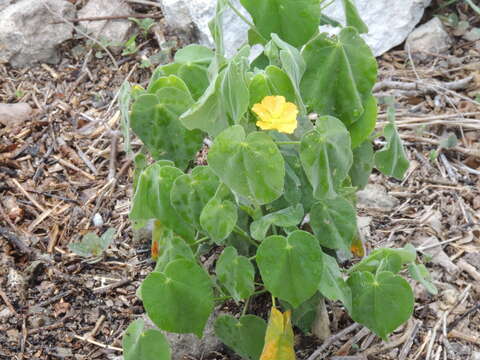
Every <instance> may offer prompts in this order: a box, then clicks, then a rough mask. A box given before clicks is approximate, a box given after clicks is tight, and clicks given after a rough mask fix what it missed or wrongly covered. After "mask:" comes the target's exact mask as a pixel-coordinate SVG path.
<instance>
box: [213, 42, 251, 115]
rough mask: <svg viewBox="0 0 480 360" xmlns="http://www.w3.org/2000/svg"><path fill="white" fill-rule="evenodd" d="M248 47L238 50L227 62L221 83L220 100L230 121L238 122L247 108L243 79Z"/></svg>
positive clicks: (246, 89) (246, 67) (244, 80)
mask: <svg viewBox="0 0 480 360" xmlns="http://www.w3.org/2000/svg"><path fill="white" fill-rule="evenodd" d="M249 54H250V48H249V47H248V46H247V47H244V48H242V49H240V50H239V52H238V54H237V55H236V56H234V57H233V58H232V59H231V60H230V61H229V63H228V65H227V68H226V70H225V77H224V78H223V81H222V85H221V89H220V91H221V94H222V101H223V104H224V106H225V110H226V115H227V116H228V117H229V118H230V121H231V123H233V124H238V123H240V120H241V119H242V117H243V116H244V115H245V113H246V112H247V110H248V105H249V102H250V93H249V91H248V86H247V83H246V79H245V74H246V72H247V70H248V66H249V64H248V56H249Z"/></svg>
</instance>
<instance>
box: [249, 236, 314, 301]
mask: <svg viewBox="0 0 480 360" xmlns="http://www.w3.org/2000/svg"><path fill="white" fill-rule="evenodd" d="M322 255H323V253H322V250H321V249H320V246H319V245H318V241H317V240H316V239H315V237H314V236H313V235H311V234H310V233H307V232H305V231H301V230H297V231H294V232H292V233H291V234H290V235H289V236H288V238H285V237H283V236H277V235H273V236H269V237H267V238H266V239H265V240H264V241H263V242H262V243H261V245H260V246H259V247H258V250H257V255H256V260H257V264H258V267H259V269H260V274H261V275H262V279H263V282H264V284H265V287H266V288H267V289H268V290H269V291H270V292H271V293H272V294H273V296H276V297H278V298H280V299H282V300H286V301H288V302H289V303H290V304H292V305H293V307H297V306H299V305H300V304H301V303H302V302H304V301H305V300H307V299H308V298H310V297H311V296H312V295H313V294H315V292H316V291H317V289H318V284H319V283H320V280H321V278H322V273H323V260H322V259H323V257H322Z"/></svg>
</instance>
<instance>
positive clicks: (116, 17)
mask: <svg viewBox="0 0 480 360" xmlns="http://www.w3.org/2000/svg"><path fill="white" fill-rule="evenodd" d="M161 17H162V16H161V15H158V14H156V15H149V14H133V15H110V16H91V17H84V18H76V19H65V20H67V21H69V22H72V23H75V22H80V21H103V20H120V19H129V18H137V19H160V18H161ZM61 23H63V21H55V22H53V23H50V24H61Z"/></svg>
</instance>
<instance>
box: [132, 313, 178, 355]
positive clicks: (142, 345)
mask: <svg viewBox="0 0 480 360" xmlns="http://www.w3.org/2000/svg"><path fill="white" fill-rule="evenodd" d="M144 326H145V322H144V321H143V319H138V320H135V321H134V322H132V323H131V324H130V325H129V326H128V328H127V330H125V333H124V334H123V339H122V345H123V346H122V347H123V358H124V359H125V360H138V359H142V360H170V346H169V344H168V342H167V340H166V339H165V336H164V335H163V334H162V333H161V332H160V331H158V330H153V329H149V330H144Z"/></svg>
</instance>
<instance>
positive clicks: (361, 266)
mask: <svg viewBox="0 0 480 360" xmlns="http://www.w3.org/2000/svg"><path fill="white" fill-rule="evenodd" d="M392 254H393V255H398V256H399V257H400V261H401V264H402V265H405V264H409V263H413V262H414V261H415V259H416V258H417V253H416V251H415V249H414V248H411V247H407V246H405V247H404V248H402V249H387V248H382V249H377V250H374V251H372V253H371V254H370V255H369V256H367V257H366V258H364V259H362V261H360V262H359V263H358V264H356V265H354V266H352V267H351V268H350V270H349V273H352V272H354V271H367V272H371V273H375V272H378V267H379V266H380V264H381V263H382V260H383V259H385V258H387V257H388V256H390V255H392Z"/></svg>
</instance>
